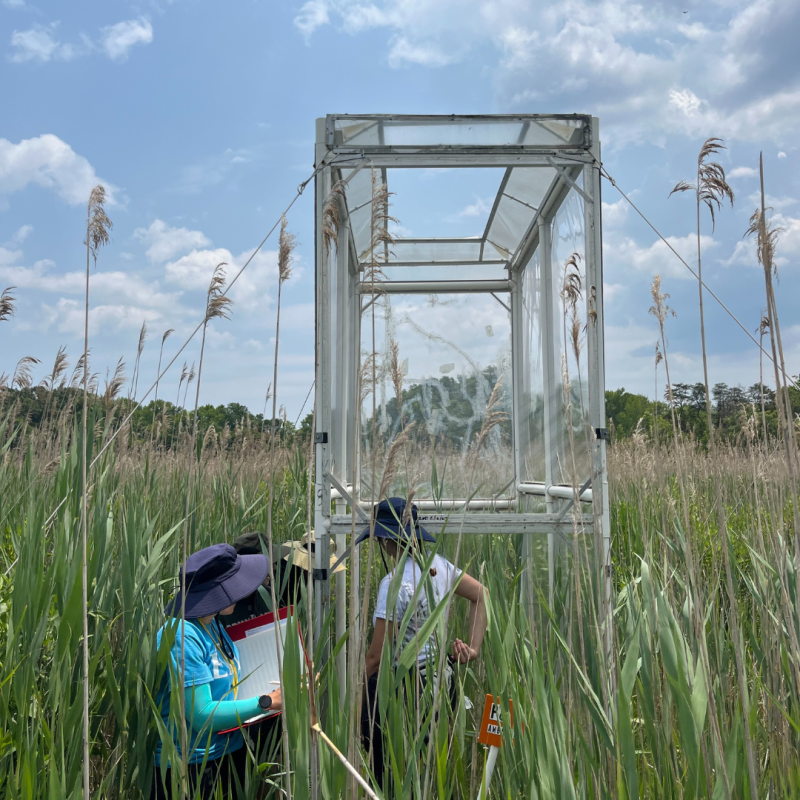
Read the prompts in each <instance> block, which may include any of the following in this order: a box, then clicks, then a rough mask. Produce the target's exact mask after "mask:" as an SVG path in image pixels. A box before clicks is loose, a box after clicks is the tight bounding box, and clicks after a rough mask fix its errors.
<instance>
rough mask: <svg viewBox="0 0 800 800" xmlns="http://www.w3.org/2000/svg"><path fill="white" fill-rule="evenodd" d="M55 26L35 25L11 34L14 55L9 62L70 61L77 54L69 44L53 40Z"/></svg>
mask: <svg viewBox="0 0 800 800" xmlns="http://www.w3.org/2000/svg"><path fill="white" fill-rule="evenodd" d="M56 27H57V25H48V26H40V25H37V26H35V27H33V28H31V29H29V30H27V31H14V32H13V33H12V34H11V46H12V47H13V48H14V51H15V52H14V53H13V54H12V55H11V56H9V58H10V60H11V61H14V62H16V63H23V62H25V61H42V62H44V61H51V60H53V59H55V60H57V61H70V60H71V59H73V58H75V57H76V56H77V55H78V54H79V53H78V51H77V50H76V49H75V47H74V46H73V45H71V44H62V43H61V42H59V41H58V39H56V38H55V29H56Z"/></svg>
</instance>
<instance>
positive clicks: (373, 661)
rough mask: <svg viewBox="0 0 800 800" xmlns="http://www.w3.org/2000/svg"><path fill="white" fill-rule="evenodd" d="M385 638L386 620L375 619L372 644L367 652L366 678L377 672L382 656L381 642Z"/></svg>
mask: <svg viewBox="0 0 800 800" xmlns="http://www.w3.org/2000/svg"><path fill="white" fill-rule="evenodd" d="M385 638H386V620H385V619H381V618H380V617H377V618H376V619H375V630H374V632H373V634H372V642H371V643H370V646H369V650H368V651H367V663H366V672H367V678H369V677H370V675H373V674H374V673H376V672H377V671H378V667H379V666H380V665H381V656H382V655H383V640H384V639H385Z"/></svg>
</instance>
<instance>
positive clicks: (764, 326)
mask: <svg viewBox="0 0 800 800" xmlns="http://www.w3.org/2000/svg"><path fill="white" fill-rule="evenodd" d="M756 330H757V331H758V333H760V334H761V335H762V336H765V335H766V334H767V331H769V317H768V316H767V315H766V314H762V317H761V322H759V323H758V328H756Z"/></svg>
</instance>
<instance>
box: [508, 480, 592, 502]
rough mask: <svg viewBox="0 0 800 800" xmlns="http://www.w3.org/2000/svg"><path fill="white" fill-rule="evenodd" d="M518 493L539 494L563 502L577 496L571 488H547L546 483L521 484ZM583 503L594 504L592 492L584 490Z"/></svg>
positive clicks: (555, 486) (553, 486) (554, 486)
mask: <svg viewBox="0 0 800 800" xmlns="http://www.w3.org/2000/svg"><path fill="white" fill-rule="evenodd" d="M517 491H518V492H519V493H520V494H538V495H541V496H542V497H548V496H549V497H556V498H559V499H561V500H572V498H573V497H574V496H575V490H574V489H573V488H572V487H571V486H557V485H556V484H553V485H552V486H547V485H546V484H544V483H520V484H518V485H517ZM581 502H584V503H591V502H592V490H591V489H584V490H583V494H582V495H581Z"/></svg>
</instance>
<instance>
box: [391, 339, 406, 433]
mask: <svg viewBox="0 0 800 800" xmlns="http://www.w3.org/2000/svg"><path fill="white" fill-rule="evenodd" d="M389 376H390V377H391V379H392V386H394V396H395V398H396V399H397V418H398V419H399V420H400V427H402V426H403V368H402V366H401V365H400V345H398V344H397V342H396V341H395V340H394V339H392V340H391V341H390V342H389Z"/></svg>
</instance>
